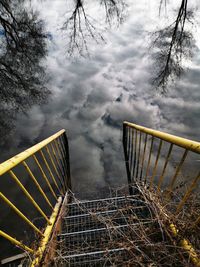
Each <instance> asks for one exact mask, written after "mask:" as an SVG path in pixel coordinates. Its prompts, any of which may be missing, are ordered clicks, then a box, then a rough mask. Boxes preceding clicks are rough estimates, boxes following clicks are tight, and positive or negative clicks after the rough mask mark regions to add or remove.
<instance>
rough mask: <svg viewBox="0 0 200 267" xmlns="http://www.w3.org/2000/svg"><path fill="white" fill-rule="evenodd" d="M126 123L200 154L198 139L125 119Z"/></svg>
mask: <svg viewBox="0 0 200 267" xmlns="http://www.w3.org/2000/svg"><path fill="white" fill-rule="evenodd" d="M123 124H124V125H126V126H129V127H131V128H134V129H136V130H139V131H141V132H143V133H147V134H150V135H152V136H154V137H158V138H160V139H162V140H164V141H167V142H170V143H173V144H175V145H177V146H180V147H183V148H185V149H187V150H190V151H193V152H195V153H198V154H200V142H196V141H192V140H190V139H186V138H182V137H179V136H176V135H172V134H168V133H165V132H161V131H158V130H153V129H151V128H147V127H144V126H141V125H137V124H134V123H130V122H127V121H124V122H123Z"/></svg>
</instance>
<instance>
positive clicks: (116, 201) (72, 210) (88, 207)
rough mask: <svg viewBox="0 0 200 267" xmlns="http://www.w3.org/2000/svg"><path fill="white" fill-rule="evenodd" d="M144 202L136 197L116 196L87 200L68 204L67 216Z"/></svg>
mask: <svg viewBox="0 0 200 267" xmlns="http://www.w3.org/2000/svg"><path fill="white" fill-rule="evenodd" d="M142 203H144V201H143V200H141V199H138V198H136V197H134V198H133V197H130V196H129V197H118V198H111V199H102V200H95V201H87V202H78V203H72V204H70V205H68V216H75V215H80V214H87V213H88V212H104V211H110V210H117V209H120V208H126V207H127V206H133V205H134V206H137V205H141V204H142Z"/></svg>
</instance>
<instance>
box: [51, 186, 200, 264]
mask: <svg viewBox="0 0 200 267" xmlns="http://www.w3.org/2000/svg"><path fill="white" fill-rule="evenodd" d="M138 195H139V196H138V197H137V198H138V201H139V202H138V203H137V211H136V209H134V205H132V203H130V201H128V198H127V203H126V204H125V205H124V206H123V207H118V208H117V211H116V212H115V213H114V214H112V215H110V216H107V215H105V214H102V213H101V214H98V212H99V211H104V210H107V209H109V208H110V205H111V204H110V203H106V205H105V206H104V207H97V208H96V210H95V209H93V210H91V209H87V208H85V207H84V206H83V205H82V204H81V203H80V201H79V200H78V199H76V198H75V197H74V201H75V202H76V203H77V204H78V206H79V209H80V210H82V211H83V213H89V214H90V220H91V222H92V223H93V225H95V224H96V225H97V226H99V227H103V228H105V231H104V232H105V233H106V234H100V235H99V234H96V235H95V236H93V237H91V238H92V241H91V240H89V239H88V237H86V236H85V237H84V236H83V237H81V238H80V239H79V240H76V242H75V241H74V240H75V239H71V240H68V242H66V241H64V240H62V239H61V240H60V242H59V246H58V250H57V257H56V259H55V262H54V266H149V267H150V266H151V267H153V266H180V267H181V266H192V263H191V262H190V260H189V258H188V254H187V253H186V252H185V251H184V250H183V249H182V248H181V247H180V246H179V238H182V236H184V237H187V238H188V239H189V240H190V241H191V242H194V246H195V247H196V248H197V252H199V251H198V248H199V231H198V229H193V230H192V231H191V223H190V221H191V218H192V217H193V216H194V215H195V214H196V213H197V203H196V202H195V201H194V200H193V202H192V206H191V203H190V206H188V205H187V206H186V207H185V209H184V210H183V211H182V212H181V213H180V214H178V215H177V216H174V215H173V214H172V213H170V212H169V211H168V204H166V203H165V204H163V202H161V201H160V198H159V197H158V195H156V194H155V193H154V192H153V191H149V190H147V188H145V187H144V186H140V185H138ZM174 205H175V203H174ZM189 207H190V213H188V208H189ZM171 208H172V206H171ZM172 210H173V208H172ZM171 222H173V223H174V224H175V225H176V226H177V227H178V228H179V229H180V232H179V237H178V239H177V238H176V239H175V238H173V237H172V235H171V232H170V230H169V227H168V226H169V224H170V223H171ZM86 224H87V223H86ZM122 224H123V225H124V224H126V225H127V226H126V227H120V225H122ZM72 226H73V225H72ZM72 226H71V227H72ZM85 226H86V225H85ZM73 227H76V226H73ZM81 227H83V228H84V221H82V223H81ZM97 228H98V227H97ZM68 238H69V237H68ZM98 248H99V250H100V251H104V252H102V254H101V257H100V258H101V259H100V260H97V259H96V258H95V257H94V256H88V255H87V256H85V258H84V257H82V258H80V261H74V260H72V259H70V257H69V255H70V253H69V251H71V252H72V254H81V253H90V252H92V251H97V250H98ZM112 249H117V252H115V253H114V252H113V253H110V252H109V251H110V250H112ZM88 259H90V262H92V264H93V265H90V264H89V263H88Z"/></svg>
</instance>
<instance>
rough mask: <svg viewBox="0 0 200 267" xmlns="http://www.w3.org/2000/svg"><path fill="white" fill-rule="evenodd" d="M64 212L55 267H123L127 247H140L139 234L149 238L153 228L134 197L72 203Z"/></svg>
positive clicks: (146, 210)
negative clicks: (57, 260)
mask: <svg viewBox="0 0 200 267" xmlns="http://www.w3.org/2000/svg"><path fill="white" fill-rule="evenodd" d="M67 209H68V210H67V214H66V216H65V217H64V218H63V221H62V233H61V234H60V235H58V244H59V249H60V252H59V253H60V254H61V255H62V257H61V258H62V259H61V263H60V264H58V266H81V267H82V266H99V267H100V266H124V265H123V263H124V262H125V261H127V260H129V259H130V258H131V257H130V255H129V254H130V252H129V250H128V248H127V247H131V246H132V242H136V243H135V245H136V246H138V245H139V244H141V242H142V241H141V238H140V233H141V231H149V232H150V234H151V231H152V228H151V229H150V226H152V224H153V225H154V224H155V225H156V222H154V221H153V220H152V217H151V212H150V211H149V208H148V206H147V204H146V203H145V201H144V200H143V199H142V198H141V197H139V196H137V195H134V196H126V197H114V198H107V199H97V200H92V201H91V200H90V201H82V202H78V201H76V202H74V203H71V204H69V205H67ZM156 227H158V226H156ZM128 240H129V241H128ZM124 247H125V248H124ZM120 261H121V263H120ZM63 262H64V263H63Z"/></svg>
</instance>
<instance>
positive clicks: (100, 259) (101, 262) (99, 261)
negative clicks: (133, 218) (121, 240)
mask: <svg viewBox="0 0 200 267" xmlns="http://www.w3.org/2000/svg"><path fill="white" fill-rule="evenodd" d="M130 258H131V255H130V253H129V252H128V251H126V250H125V249H124V248H114V249H110V250H101V251H92V252H88V253H81V254H74V255H70V256H63V257H62V262H63V261H64V264H62V263H60V264H59V266H77V267H78V266H81V267H88V266H91V267H93V266H99V267H100V266H116V264H117V266H122V265H119V263H121V264H122V263H124V261H127V260H128V259H130Z"/></svg>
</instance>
